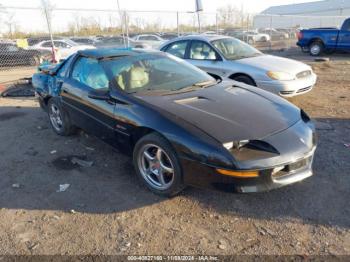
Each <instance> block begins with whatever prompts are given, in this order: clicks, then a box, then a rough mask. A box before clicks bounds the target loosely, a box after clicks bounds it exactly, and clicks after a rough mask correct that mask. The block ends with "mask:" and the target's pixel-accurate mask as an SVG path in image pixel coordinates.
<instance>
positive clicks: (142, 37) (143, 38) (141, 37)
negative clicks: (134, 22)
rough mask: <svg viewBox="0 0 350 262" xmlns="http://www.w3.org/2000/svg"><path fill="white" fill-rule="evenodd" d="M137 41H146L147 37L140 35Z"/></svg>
mask: <svg viewBox="0 0 350 262" xmlns="http://www.w3.org/2000/svg"><path fill="white" fill-rule="evenodd" d="M139 40H148V39H147V36H144V35H140V36H139Z"/></svg>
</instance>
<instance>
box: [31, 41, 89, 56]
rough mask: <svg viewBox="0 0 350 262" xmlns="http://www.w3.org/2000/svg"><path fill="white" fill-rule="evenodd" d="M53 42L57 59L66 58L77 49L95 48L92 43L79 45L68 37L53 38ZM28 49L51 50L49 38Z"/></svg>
mask: <svg viewBox="0 0 350 262" xmlns="http://www.w3.org/2000/svg"><path fill="white" fill-rule="evenodd" d="M53 43H54V45H55V51H56V52H57V55H58V56H59V59H64V58H67V57H68V56H70V55H72V54H74V53H75V52H77V51H79V50H84V49H94V48H95V47H94V46H92V45H79V44H78V43H76V42H74V41H71V40H69V39H63V40H53ZM28 49H34V50H38V51H52V43H51V41H50V40H46V41H41V42H39V43H37V44H36V45H33V46H31V47H29V48H28Z"/></svg>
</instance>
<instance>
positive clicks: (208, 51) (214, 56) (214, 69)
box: [185, 40, 227, 77]
mask: <svg viewBox="0 0 350 262" xmlns="http://www.w3.org/2000/svg"><path fill="white" fill-rule="evenodd" d="M185 59H186V61H188V62H190V63H191V64H193V65H195V66H197V67H199V68H200V69H202V70H203V71H205V72H207V73H209V74H212V75H216V76H220V77H224V76H225V75H226V73H227V72H226V70H225V69H224V64H223V58H222V57H221V55H220V54H219V53H218V52H217V51H216V50H215V49H214V48H213V47H212V46H210V45H209V44H208V43H206V42H204V41H199V40H193V41H191V43H190V47H189V49H188V52H187V53H186V57H185Z"/></svg>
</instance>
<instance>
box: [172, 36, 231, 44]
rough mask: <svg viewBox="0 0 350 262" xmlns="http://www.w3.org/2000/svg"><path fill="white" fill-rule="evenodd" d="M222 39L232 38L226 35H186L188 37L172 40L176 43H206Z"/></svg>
mask: <svg viewBox="0 0 350 262" xmlns="http://www.w3.org/2000/svg"><path fill="white" fill-rule="evenodd" d="M222 38H230V37H229V36H224V35H209V34H208V35H206V34H203V35H186V36H180V37H177V38H175V39H173V40H172V42H174V41H178V40H201V41H205V42H210V41H213V40H217V39H222Z"/></svg>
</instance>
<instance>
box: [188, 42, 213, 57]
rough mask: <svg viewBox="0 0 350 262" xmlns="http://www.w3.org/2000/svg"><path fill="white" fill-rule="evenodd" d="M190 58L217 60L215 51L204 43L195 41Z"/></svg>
mask: <svg viewBox="0 0 350 262" xmlns="http://www.w3.org/2000/svg"><path fill="white" fill-rule="evenodd" d="M190 58H191V59H197V60H215V59H216V55H215V52H214V50H213V49H212V48H210V46H208V45H207V44H204V43H193V44H192V47H191V50H190Z"/></svg>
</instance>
